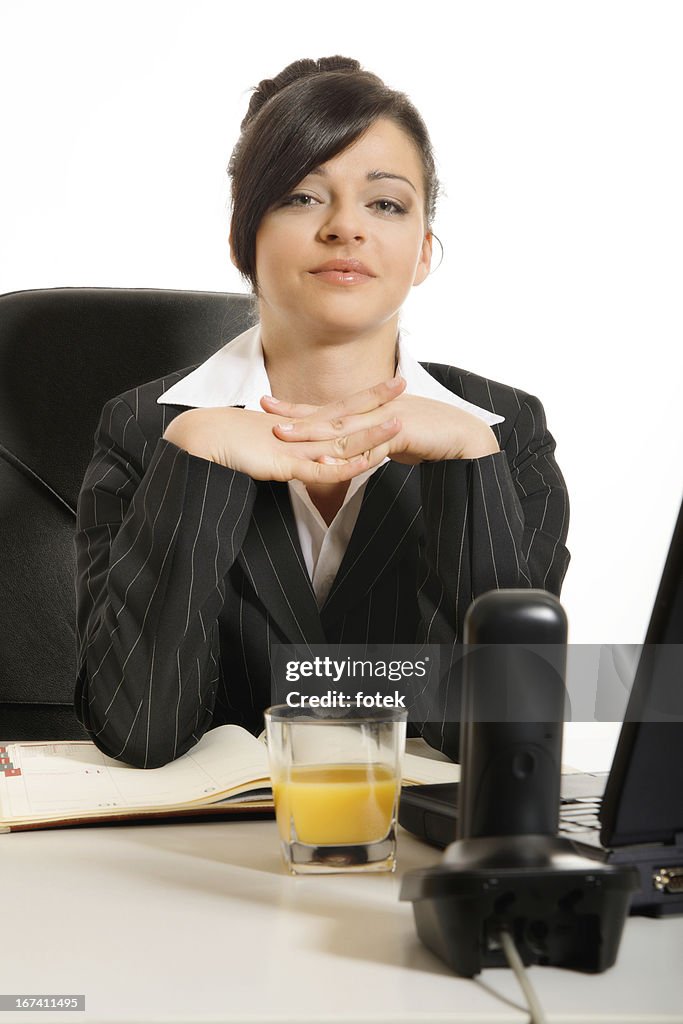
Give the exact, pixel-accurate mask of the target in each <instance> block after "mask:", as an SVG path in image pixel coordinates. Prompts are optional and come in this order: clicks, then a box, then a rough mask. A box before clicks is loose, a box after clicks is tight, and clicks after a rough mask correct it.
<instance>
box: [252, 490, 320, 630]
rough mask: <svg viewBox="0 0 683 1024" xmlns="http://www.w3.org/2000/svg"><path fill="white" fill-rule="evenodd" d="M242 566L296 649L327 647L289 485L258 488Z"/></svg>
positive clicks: (262, 600) (259, 596) (260, 597)
mask: <svg viewBox="0 0 683 1024" xmlns="http://www.w3.org/2000/svg"><path fill="white" fill-rule="evenodd" d="M237 561H238V562H239V563H240V565H241V566H242V568H243V569H244V571H245V573H246V575H247V579H249V580H250V581H251V584H252V586H253V587H254V590H255V591H256V593H257V595H258V598H259V600H260V601H261V602H262V603H263V604H264V605H265V607H266V609H267V610H268V612H269V613H270V615H271V616H272V617H273V619H274V620H275V621H276V622H277V623H278V625H279V626H280V628H281V629H282V630H283V631H284V633H285V635H286V636H287V639H288V640H289V642H290V643H301V642H302V641H304V642H305V643H311V644H324V643H325V634H324V632H323V628H322V624H321V621H320V613H319V610H318V604H317V601H316V599H315V593H314V591H313V587H312V585H311V581H310V577H309V575H308V571H307V569H306V563H305V561H304V556H303V553H302V551H301V545H300V544H299V535H298V533H297V528H296V522H295V520H294V513H293V512H292V505H291V502H290V500H289V490H288V487H287V484H286V483H279V482H274V481H259V482H258V483H257V492H256V501H255V502H254V509H253V512H252V517H251V522H250V524H249V529H248V531H247V535H246V537H245V539H244V543H243V545H242V548H241V550H240V553H239V554H238V556H237Z"/></svg>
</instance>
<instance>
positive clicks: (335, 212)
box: [320, 199, 365, 242]
mask: <svg viewBox="0 0 683 1024" xmlns="http://www.w3.org/2000/svg"><path fill="white" fill-rule="evenodd" d="M326 212H327V216H326V217H325V219H324V221H323V223H322V224H321V226H320V237H321V238H322V239H323V241H326V242H350V241H355V242H362V241H363V240H364V238H365V227H364V225H363V211H362V209H360V208H359V206H358V203H357V202H353V201H352V200H350V199H349V200H342V199H339V200H335V201H334V202H331V203H330V204H329V206H328V208H327V211H326Z"/></svg>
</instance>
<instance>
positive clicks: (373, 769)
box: [265, 704, 407, 875]
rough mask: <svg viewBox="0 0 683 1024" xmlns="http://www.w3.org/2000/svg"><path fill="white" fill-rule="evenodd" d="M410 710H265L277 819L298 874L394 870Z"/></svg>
mask: <svg viewBox="0 0 683 1024" xmlns="http://www.w3.org/2000/svg"><path fill="white" fill-rule="evenodd" d="M406 719H407V712H405V711H401V710H400V709H395V708H380V709H377V710H374V709H373V710H370V711H368V710H367V709H363V710H362V711H359V712H358V714H356V715H351V714H345V715H344V717H339V718H332V717H329V718H326V717H323V716H318V715H316V714H315V713H313V712H311V713H310V714H306V713H302V711H301V709H300V708H296V707H289V706H288V705H287V704H279V705H276V706H275V707H271V708H268V710H267V711H266V712H265V720H266V739H267V743H268V760H269V764H270V774H271V781H272V785H273V799H274V802H275V816H276V819H277V826H278V831H279V833H280V844H281V848H282V855H283V857H284V861H285V864H286V865H287V868H288V869H289V871H290V872H291V873H292V874H294V875H298V874H322V873H330V872H347V871H355V872H365V871H393V870H394V869H395V867H396V821H397V816H398V798H399V792H400V787H401V764H402V759H403V753H404V750H405V739H406Z"/></svg>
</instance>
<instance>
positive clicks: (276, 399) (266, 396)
mask: <svg viewBox="0 0 683 1024" xmlns="http://www.w3.org/2000/svg"><path fill="white" fill-rule="evenodd" d="M263 397H264V398H267V399H268V401H269V402H272V403H273V405H278V404H279V402H280V399H279V398H273V396H272V395H264V396H263Z"/></svg>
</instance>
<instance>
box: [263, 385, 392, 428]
mask: <svg viewBox="0 0 683 1024" xmlns="http://www.w3.org/2000/svg"><path fill="white" fill-rule="evenodd" d="M405 386H406V382H405V380H404V379H403V377H392V379H391V380H389V381H383V382H382V383H381V384H375V385H373V387H371V388H366V389H365V390H364V391H358V392H356V394H354V395H348V396H347V397H346V398H340V399H339V400H338V401H336V402H331V403H330V404H329V405H321V406H309V405H299V404H295V403H293V402H277V403H276V404H275V405H270V406H269V408H268V411H269V412H276V410H277V412H276V414H277V415H283V416H286V417H290V418H293V419H301V418H303V417H306V416H310V415H316V416H317V417H319V418H320V419H338V418H339V417H341V416H350V415H354V414H358V413H364V412H372V410H373V409H378V408H379V406H381V405H385V404H386V403H387V402H390V401H391V400H392V399H393V398H396V397H397V396H398V395H400V394H401V393H402V392H403V390H404V389H405ZM262 401H263V399H262ZM302 410H304V411H302ZM311 410H313V412H311Z"/></svg>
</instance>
